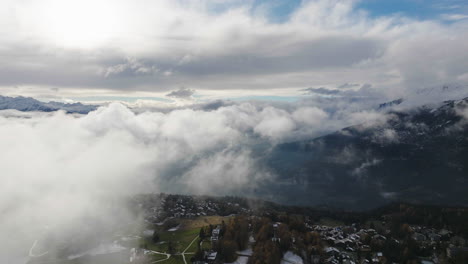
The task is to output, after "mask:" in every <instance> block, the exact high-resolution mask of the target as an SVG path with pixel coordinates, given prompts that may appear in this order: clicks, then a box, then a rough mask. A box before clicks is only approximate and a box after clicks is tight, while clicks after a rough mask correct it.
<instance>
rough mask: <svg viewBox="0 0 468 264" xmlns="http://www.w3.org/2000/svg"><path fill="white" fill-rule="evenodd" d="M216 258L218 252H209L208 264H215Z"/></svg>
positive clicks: (206, 256)
mask: <svg viewBox="0 0 468 264" xmlns="http://www.w3.org/2000/svg"><path fill="white" fill-rule="evenodd" d="M216 256H218V252H216V251H213V250H211V251H208V252H206V254H205V258H206V259H207V260H208V263H213V262H214V261H215V260H216Z"/></svg>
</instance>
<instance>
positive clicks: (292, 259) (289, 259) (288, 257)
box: [281, 251, 304, 264]
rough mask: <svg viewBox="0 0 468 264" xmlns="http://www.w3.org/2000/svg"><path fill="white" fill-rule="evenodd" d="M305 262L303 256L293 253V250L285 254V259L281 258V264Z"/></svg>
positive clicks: (301, 263) (300, 263)
mask: <svg viewBox="0 0 468 264" xmlns="http://www.w3.org/2000/svg"><path fill="white" fill-rule="evenodd" d="M291 263H294V264H303V263H304V262H303V261H302V258H301V257H299V256H298V255H296V254H294V253H292V252H291V251H288V252H286V254H284V256H283V259H282V260H281V264H291Z"/></svg>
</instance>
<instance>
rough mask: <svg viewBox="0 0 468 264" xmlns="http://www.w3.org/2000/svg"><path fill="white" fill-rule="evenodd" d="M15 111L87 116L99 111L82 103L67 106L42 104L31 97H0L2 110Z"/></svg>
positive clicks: (49, 103) (54, 103)
mask: <svg viewBox="0 0 468 264" xmlns="http://www.w3.org/2000/svg"><path fill="white" fill-rule="evenodd" d="M5 109H15V110H19V111H24V112H30V111H41V112H53V111H58V110H64V111H66V112H67V113H78V114H87V113H89V112H91V111H94V110H96V109H97V106H95V105H84V104H81V103H73V104H66V103H60V102H48V103H45V102H41V101H38V100H36V99H34V98H30V97H22V96H18V97H8V96H1V95H0V110H5Z"/></svg>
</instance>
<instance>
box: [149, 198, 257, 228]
mask: <svg viewBox="0 0 468 264" xmlns="http://www.w3.org/2000/svg"><path fill="white" fill-rule="evenodd" d="M140 207H143V206H142V205H140ZM226 208H228V209H226ZM144 209H145V212H146V214H145V215H146V220H147V222H152V223H157V222H160V221H162V220H163V219H165V218H167V217H175V218H194V217H198V216H210V215H224V214H223V213H225V212H226V211H229V212H230V211H232V212H234V213H236V214H238V213H249V212H250V209H249V208H246V207H243V206H241V205H239V204H238V203H230V202H225V201H221V200H216V199H195V198H193V197H191V196H184V195H177V196H176V195H164V194H161V195H159V197H158V199H157V203H154V202H153V203H152V204H151V206H148V207H146V208H144Z"/></svg>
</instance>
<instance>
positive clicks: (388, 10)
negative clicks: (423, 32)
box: [253, 0, 468, 22]
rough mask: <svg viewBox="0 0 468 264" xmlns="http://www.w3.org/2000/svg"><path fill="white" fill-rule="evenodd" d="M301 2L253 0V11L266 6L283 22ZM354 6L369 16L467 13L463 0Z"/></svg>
mask: <svg viewBox="0 0 468 264" xmlns="http://www.w3.org/2000/svg"><path fill="white" fill-rule="evenodd" d="M302 2H303V1H301V0H273V1H272V0H255V1H254V3H253V11H254V12H255V10H256V9H258V8H264V7H266V6H267V7H268V9H269V12H268V14H269V19H270V20H271V21H272V22H284V21H286V20H287V19H288V17H289V15H290V14H291V13H292V12H294V11H295V10H296V9H297V8H299V7H300V6H301V3H302ZM355 8H356V9H362V10H365V11H367V12H368V14H369V15H370V16H371V17H379V16H390V15H395V14H399V15H402V16H406V17H410V18H414V19H420V20H432V19H437V20H439V19H441V18H442V17H443V15H445V14H467V11H468V10H467V9H468V3H467V1H465V0H443V1H437V0H361V1H358V3H357V5H356V6H355Z"/></svg>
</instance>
